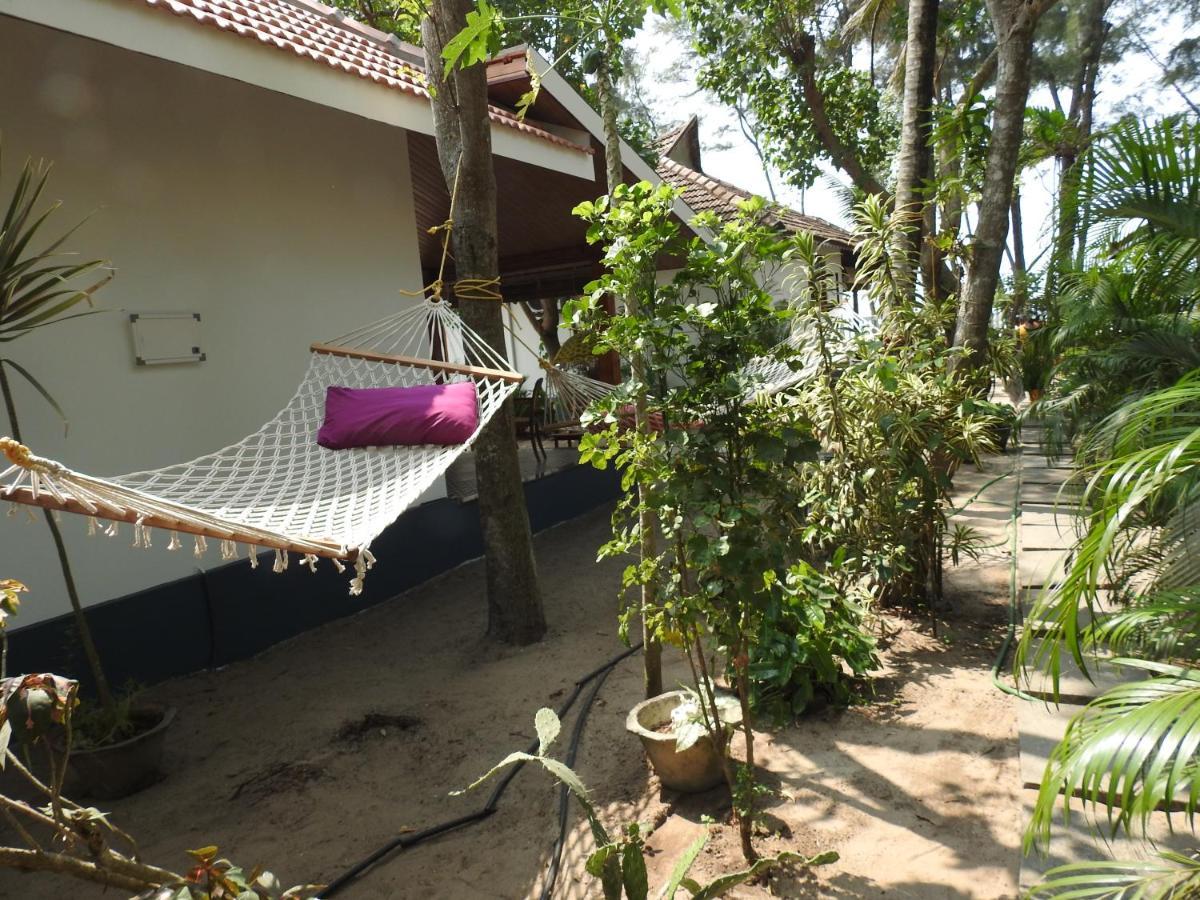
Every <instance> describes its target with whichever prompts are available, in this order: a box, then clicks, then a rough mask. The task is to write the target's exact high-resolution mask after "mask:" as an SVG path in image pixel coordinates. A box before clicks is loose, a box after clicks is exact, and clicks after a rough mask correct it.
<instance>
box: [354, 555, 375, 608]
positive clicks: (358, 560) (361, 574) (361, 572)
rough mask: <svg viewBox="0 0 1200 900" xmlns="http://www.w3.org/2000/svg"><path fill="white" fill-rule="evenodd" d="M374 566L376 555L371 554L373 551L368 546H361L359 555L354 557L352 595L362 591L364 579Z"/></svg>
mask: <svg viewBox="0 0 1200 900" xmlns="http://www.w3.org/2000/svg"><path fill="white" fill-rule="evenodd" d="M374 567H375V557H374V556H372V555H371V551H370V550H368V549H367V548H366V547H363V548H361V549H360V550H359V551H358V556H356V557H355V558H354V578H353V579H351V581H350V596H352V597H357V596H358V595H359V594H361V593H362V590H363V580H364V579H365V578H366V577H367V573H368V572H370V571H371V569H373V568H374Z"/></svg>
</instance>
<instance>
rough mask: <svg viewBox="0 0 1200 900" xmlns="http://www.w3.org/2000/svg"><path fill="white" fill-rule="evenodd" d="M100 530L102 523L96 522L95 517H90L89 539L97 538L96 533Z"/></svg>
mask: <svg viewBox="0 0 1200 900" xmlns="http://www.w3.org/2000/svg"><path fill="white" fill-rule="evenodd" d="M99 530H100V523H99V522H98V521H96V517H95V516H88V537H95V536H96V532H97V531H99Z"/></svg>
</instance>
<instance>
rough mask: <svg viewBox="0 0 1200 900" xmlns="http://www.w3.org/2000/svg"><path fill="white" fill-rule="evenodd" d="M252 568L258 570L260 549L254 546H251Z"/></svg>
mask: <svg viewBox="0 0 1200 900" xmlns="http://www.w3.org/2000/svg"><path fill="white" fill-rule="evenodd" d="M250 568H252V569H257V568H258V548H257V547H256V546H254V545H253V544H251V545H250Z"/></svg>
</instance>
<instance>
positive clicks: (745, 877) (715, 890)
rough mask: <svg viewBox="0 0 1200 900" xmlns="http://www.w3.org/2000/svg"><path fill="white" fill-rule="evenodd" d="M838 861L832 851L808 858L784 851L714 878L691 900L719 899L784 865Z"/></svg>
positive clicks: (817, 864) (816, 864)
mask: <svg viewBox="0 0 1200 900" xmlns="http://www.w3.org/2000/svg"><path fill="white" fill-rule="evenodd" d="M838 859H839V857H838V855H837V853H836V852H834V851H832V850H830V851H827V852H825V853H819V854H817V855H816V856H810V857H808V858H805V857H803V856H801V855H800V854H799V853H792V852H791V851H790V850H785V851H784V852H783V853H780V854H779V855H778V856H764V857H763V858H762V859H760V860H758V862H756V863H755V864H754V865H752V866H751V867H750V868H748V869H744V870H743V871H741V872H731V873H730V874H728V875H722V876H720V877H719V878H714V879H713V880H712V881H710V882H709V883H708V884H706V885H705V886H704V887H702V888H700V890H699V891H696V892H694V893H693V894H692V900H712V898H713V897H720V896H722V895H723V894H725V893H726V892H727V891H729V890H730V889H731V888H735V887H737V886H738V885H739V884H745V883H746V882H747V881H750V880H751V879H752V878H757V877H758V876H759V875H761V874H762V873H764V872H766V871H768V870H770V869H773V868H775V867H776V866H779V865H783V864H785V863H786V864H788V865H797V866H824V865H828V864H829V863H832V862H837V860H838Z"/></svg>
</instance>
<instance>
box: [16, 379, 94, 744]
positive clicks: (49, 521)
mask: <svg viewBox="0 0 1200 900" xmlns="http://www.w3.org/2000/svg"><path fill="white" fill-rule="evenodd" d="M0 395H3V397H4V409H5V411H6V412H7V413H8V424H9V425H10V426H11V428H12V437H13V440H16V441H22V442H23V438H22V437H21V423H20V422H19V421H18V420H17V405H16V402H15V401H14V400H13V395H12V386H11V385H10V384H9V383H8V372H6V371H5V369H4V363H3V362H0ZM42 515H43V516H44V517H45V519H46V527H47V528H49V529H50V537H51V538H52V539H53V540H54V551H55V553H56V554H57V555H58V567H59V570H60V571H61V572H62V577H63V582H64V584H65V585H66V588H67V599H68V600H70V601H71V612H72V614H73V615H74V619H75V630H76V632H78V634H79V645H80V646H81V647H82V648H83V655H84V657H85V658H86V660H87V665H88V669H89V670H90V671H91V674H92V681H93V682H94V683H95V687H96V696H97V697H98V698H99V700H100V706H101V707H103V709H104V711H105V712H106V713H107V714H108V715H109V716H111V717H112V718H113V720H114V721H115V719H116V716H117V704H116V701H115V700H114V699H113V695H112V689H111V688H110V687H109V685H108V676H107V675H105V674H104V665H103V664H102V663H101V662H100V653H99V651H97V650H96V643H95V641H93V640H92V629H91V627H90V626H89V625H88V620H87V615H86V614H85V613H84V611H83V604H82V603H81V602H80V600H79V590H78V588H76V586H75V574H74V572H72V571H71V558H70V557H69V556H68V555H67V545H66V544H65V543H64V541H63V537H62V531H60V530H59V527H58V520H57V519H55V518H54V513H52V512H51V511H50V510H48V509H43V510H42ZM2 754H3V750H2V749H0V757H2Z"/></svg>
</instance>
